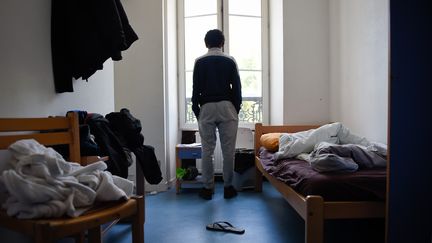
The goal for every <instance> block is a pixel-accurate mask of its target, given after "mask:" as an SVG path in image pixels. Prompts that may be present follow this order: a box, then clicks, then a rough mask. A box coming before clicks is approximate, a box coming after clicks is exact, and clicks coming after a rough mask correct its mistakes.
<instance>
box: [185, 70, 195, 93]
mask: <svg viewBox="0 0 432 243" xmlns="http://www.w3.org/2000/svg"><path fill="white" fill-rule="evenodd" d="M185 73H186V78H185V80H186V98H192V85H193V80H192V75H193V73H192V71H186V72H185Z"/></svg>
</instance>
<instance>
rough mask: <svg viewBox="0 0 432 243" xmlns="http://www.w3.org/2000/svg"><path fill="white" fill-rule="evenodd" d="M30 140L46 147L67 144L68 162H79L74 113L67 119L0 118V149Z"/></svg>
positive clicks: (76, 116) (77, 128)
mask: <svg viewBox="0 0 432 243" xmlns="http://www.w3.org/2000/svg"><path fill="white" fill-rule="evenodd" d="M30 138H33V139H35V140H36V141H38V142H39V143H40V144H43V145H46V146H50V145H57V144H67V145H68V146H69V161H73V162H77V163H80V162H81V156H80V144H79V125H78V115H77V114H76V113H74V112H70V113H68V116H67V117H43V118H0V149H7V148H8V147H9V145H11V144H12V143H14V142H15V141H17V140H20V139H30Z"/></svg>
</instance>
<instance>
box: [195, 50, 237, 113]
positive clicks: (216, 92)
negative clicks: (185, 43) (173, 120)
mask: <svg viewBox="0 0 432 243" xmlns="http://www.w3.org/2000/svg"><path fill="white" fill-rule="evenodd" d="M223 100H228V101H231V102H232V103H233V105H234V107H235V109H236V110H237V113H238V112H239V111H240V106H241V102H242V96H241V83H240V76H239V72H238V69H237V64H236V62H235V60H234V58H233V57H231V56H229V55H226V54H225V53H223V52H222V50H221V49H220V48H210V49H209V51H208V53H207V54H205V55H204V56H201V57H199V58H197V59H196V61H195V66H194V71H193V92H192V110H193V112H194V113H195V116H196V117H197V118H198V117H199V113H200V106H202V105H204V104H205V103H209V102H218V101H223Z"/></svg>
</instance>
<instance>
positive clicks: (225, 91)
mask: <svg viewBox="0 0 432 243" xmlns="http://www.w3.org/2000/svg"><path fill="white" fill-rule="evenodd" d="M204 42H205V45H206V47H207V48H208V52H207V54H205V55H203V56H201V57H199V58H197V59H196V60H195V66H194V70H193V91H192V110H193V112H194V113H195V116H196V118H197V119H198V126H199V134H200V136H201V143H202V160H201V161H202V178H203V183H204V187H203V188H202V189H201V191H200V192H199V196H200V197H202V198H204V199H206V200H210V199H212V194H213V189H214V188H213V187H214V167H213V155H214V149H215V146H216V128H217V129H218V131H219V139H220V143H221V149H222V155H223V180H224V198H227V199H228V198H233V197H235V196H237V191H236V190H235V189H234V187H233V185H232V180H233V169H234V156H235V143H236V137H237V128H238V113H239V111H240V106H241V102H242V97H241V83H240V76H239V72H238V69H237V64H236V62H235V60H234V58H233V57H231V56H229V55H227V54H225V53H223V52H222V47H223V45H224V44H225V37H224V35H223V33H222V31H220V30H218V29H214V30H210V31H208V32H207V34H206V35H205V38H204Z"/></svg>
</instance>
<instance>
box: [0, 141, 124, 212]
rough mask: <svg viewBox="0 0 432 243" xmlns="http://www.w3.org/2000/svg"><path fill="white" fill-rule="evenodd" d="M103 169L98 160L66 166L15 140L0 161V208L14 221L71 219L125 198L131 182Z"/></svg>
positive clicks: (56, 156)
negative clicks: (102, 203) (97, 203)
mask: <svg viewBox="0 0 432 243" xmlns="http://www.w3.org/2000/svg"><path fill="white" fill-rule="evenodd" d="M106 168H107V166H106V164H105V163H104V162H103V161H99V162H96V163H93V164H90V165H88V166H85V167H83V166H81V165H79V164H77V163H72V162H67V161H65V160H64V159H63V158H62V156H61V155H60V154H58V153H57V152H56V151H55V150H53V149H52V148H46V147H44V146H43V145H41V144H39V143H38V142H37V141H35V140H33V139H27V140H20V141H17V142H16V143H14V144H12V145H11V146H10V147H9V149H8V152H7V153H5V152H3V153H2V154H1V156H0V203H1V205H2V208H4V209H6V210H7V213H8V215H10V216H16V217H17V218H49V217H59V216H63V215H65V214H66V215H68V216H71V217H76V216H79V215H80V214H82V213H83V212H85V210H86V209H88V208H89V207H90V206H91V205H93V203H94V202H95V201H111V200H119V199H122V198H124V199H126V198H128V197H129V196H130V195H131V194H132V191H133V182H131V181H129V180H126V179H123V178H121V177H118V176H113V175H111V173H110V172H108V171H105V170H106Z"/></svg>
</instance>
